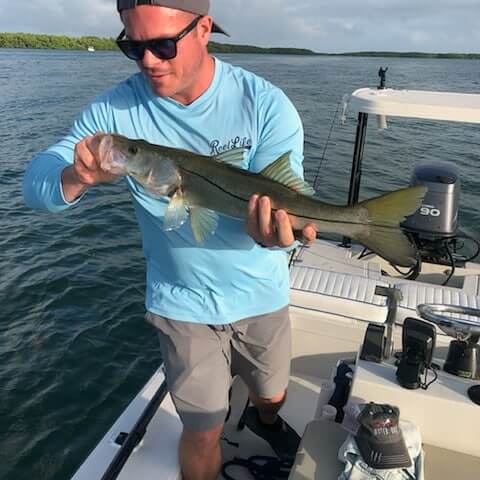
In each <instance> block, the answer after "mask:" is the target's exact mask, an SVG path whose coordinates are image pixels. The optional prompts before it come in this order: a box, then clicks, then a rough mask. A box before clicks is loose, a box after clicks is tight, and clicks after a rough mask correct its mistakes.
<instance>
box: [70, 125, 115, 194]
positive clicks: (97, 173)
mask: <svg viewBox="0 0 480 480" xmlns="http://www.w3.org/2000/svg"><path fill="white" fill-rule="evenodd" d="M100 139H101V136H100V134H96V135H90V136H88V137H85V138H83V139H82V140H80V142H78V143H77V144H76V145H75V152H74V157H73V165H71V166H70V167H67V168H65V169H64V170H63V172H62V188H63V195H64V197H65V200H67V202H72V201H73V200H75V199H76V198H77V197H79V196H80V195H81V194H82V193H84V192H85V191H86V190H87V189H88V188H89V187H91V186H93V185H98V184H99V183H112V182H114V181H115V180H117V178H118V176H117V175H112V174H111V173H107V172H105V171H103V170H102V169H101V168H100V152H99V145H100Z"/></svg>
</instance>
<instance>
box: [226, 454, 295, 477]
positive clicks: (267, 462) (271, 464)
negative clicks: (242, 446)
mask: <svg viewBox="0 0 480 480" xmlns="http://www.w3.org/2000/svg"><path fill="white" fill-rule="evenodd" d="M292 465H293V462H292V461H291V460H280V459H278V458H277V457H269V456H265V455H254V456H252V457H249V458H247V459H245V458H239V457H234V459H233V460H230V461H228V462H225V463H224V464H223V465H222V475H223V477H224V478H225V479H226V480H236V479H235V478H234V477H232V476H231V475H229V474H228V473H227V469H228V468H230V467H233V466H235V467H243V468H246V469H247V470H248V471H249V472H250V474H251V475H252V477H253V478H254V479H255V480H281V479H285V478H288V476H289V475H290V470H291V468H292Z"/></svg>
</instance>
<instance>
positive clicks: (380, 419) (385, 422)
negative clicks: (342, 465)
mask: <svg viewBox="0 0 480 480" xmlns="http://www.w3.org/2000/svg"><path fill="white" fill-rule="evenodd" d="M399 416H400V411H399V409H398V408H397V407H393V406H391V405H385V404H384V405H380V404H377V403H373V402H371V403H368V404H366V405H365V406H364V408H363V409H362V411H361V413H360V415H359V416H358V417H357V421H358V423H359V424H360V428H359V429H358V432H357V435H356V437H355V441H356V442H357V445H358V449H359V450H360V453H361V454H362V457H363V460H364V461H365V463H366V464H367V465H368V466H369V467H372V468H375V469H379V470H381V469H390V468H408V467H410V466H411V465H412V460H411V458H410V455H409V453H408V450H407V447H406V445H405V441H404V439H403V436H402V431H401V430H400V426H399Z"/></svg>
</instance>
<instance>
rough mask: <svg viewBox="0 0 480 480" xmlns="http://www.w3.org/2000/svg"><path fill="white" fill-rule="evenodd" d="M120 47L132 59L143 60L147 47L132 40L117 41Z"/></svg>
mask: <svg viewBox="0 0 480 480" xmlns="http://www.w3.org/2000/svg"><path fill="white" fill-rule="evenodd" d="M117 45H118V47H119V48H120V50H121V51H122V52H123V53H124V54H125V55H126V56H127V57H128V58H130V59H131V60H135V61H138V60H141V59H142V58H143V55H144V53H145V47H144V46H143V45H139V44H138V43H136V42H130V41H128V40H123V41H119V42H117Z"/></svg>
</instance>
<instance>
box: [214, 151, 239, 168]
mask: <svg viewBox="0 0 480 480" xmlns="http://www.w3.org/2000/svg"><path fill="white" fill-rule="evenodd" d="M246 151H247V149H246V148H232V149H231V150H228V151H226V152H223V153H221V154H220V155H215V160H217V161H218V162H222V163H228V164H229V165H233V166H234V167H237V168H242V167H243V161H244V159H245V152H246Z"/></svg>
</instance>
